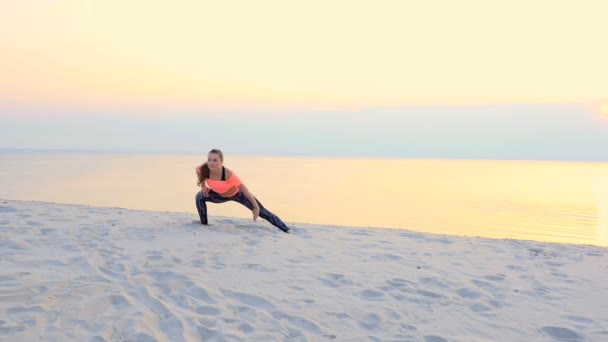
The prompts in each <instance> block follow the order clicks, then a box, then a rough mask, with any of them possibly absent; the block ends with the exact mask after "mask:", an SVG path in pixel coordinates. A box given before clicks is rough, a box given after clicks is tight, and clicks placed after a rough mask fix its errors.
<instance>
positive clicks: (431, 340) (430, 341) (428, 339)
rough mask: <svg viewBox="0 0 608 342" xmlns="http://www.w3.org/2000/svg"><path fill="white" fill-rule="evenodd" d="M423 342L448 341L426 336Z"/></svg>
mask: <svg viewBox="0 0 608 342" xmlns="http://www.w3.org/2000/svg"><path fill="white" fill-rule="evenodd" d="M424 342H448V340H446V339H445V338H443V337H441V336H435V335H426V336H424Z"/></svg>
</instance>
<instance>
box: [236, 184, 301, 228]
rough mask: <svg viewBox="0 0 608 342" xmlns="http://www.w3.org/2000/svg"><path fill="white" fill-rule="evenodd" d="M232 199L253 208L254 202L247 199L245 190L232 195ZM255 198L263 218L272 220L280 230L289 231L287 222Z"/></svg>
mask: <svg viewBox="0 0 608 342" xmlns="http://www.w3.org/2000/svg"><path fill="white" fill-rule="evenodd" d="M253 198H255V197H253ZM230 200H232V201H236V202H239V203H241V204H242V205H244V206H246V207H247V208H249V210H253V204H251V202H250V201H249V200H248V199H247V197H245V195H244V194H243V192H238V193H237V194H236V195H234V196H232V197H230ZM255 200H256V201H257V202H258V206H259V207H260V217H261V218H263V219H264V220H266V221H268V222H270V223H271V224H272V225H273V226H275V227H277V228H279V229H280V230H282V231H284V232H286V233H287V232H289V227H287V225H286V224H285V222H283V221H282V220H281V219H280V218H279V217H278V216H277V215H275V214H273V213H272V212H270V210H268V209H266V208H264V206H263V205H262V203H260V201H259V200H258V199H257V198H255Z"/></svg>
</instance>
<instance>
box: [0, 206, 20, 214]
mask: <svg viewBox="0 0 608 342" xmlns="http://www.w3.org/2000/svg"><path fill="white" fill-rule="evenodd" d="M17 211H18V210H17V209H15V208H11V207H6V206H0V213H16V212H17Z"/></svg>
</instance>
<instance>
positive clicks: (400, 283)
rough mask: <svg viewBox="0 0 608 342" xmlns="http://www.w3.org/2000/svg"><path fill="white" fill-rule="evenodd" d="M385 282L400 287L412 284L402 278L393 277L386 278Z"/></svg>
mask: <svg viewBox="0 0 608 342" xmlns="http://www.w3.org/2000/svg"><path fill="white" fill-rule="evenodd" d="M386 282H387V283H388V285H390V286H392V287H396V288H402V287H406V286H409V285H412V284H413V282H411V281H409V280H407V279H402V278H393V279H389V280H387V281H386Z"/></svg>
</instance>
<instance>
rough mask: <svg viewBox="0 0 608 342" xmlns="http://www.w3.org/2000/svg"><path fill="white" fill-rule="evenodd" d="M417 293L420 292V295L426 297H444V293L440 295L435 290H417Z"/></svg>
mask: <svg viewBox="0 0 608 342" xmlns="http://www.w3.org/2000/svg"><path fill="white" fill-rule="evenodd" d="M416 293H418V294H419V295H422V296H425V297H429V298H433V299H438V298H443V295H440V294H438V293H435V292H431V291H427V290H416Z"/></svg>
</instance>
